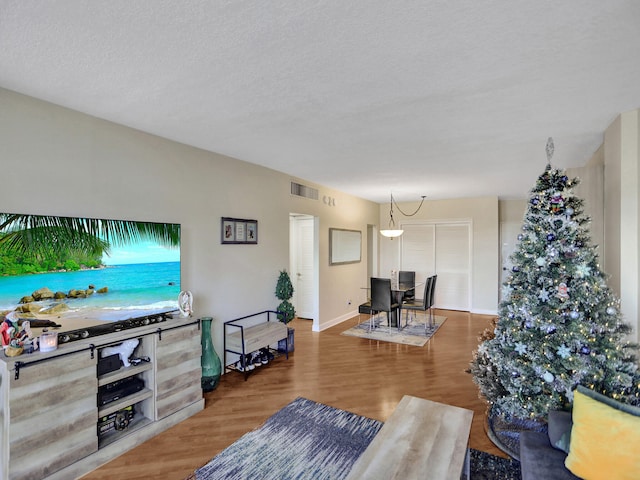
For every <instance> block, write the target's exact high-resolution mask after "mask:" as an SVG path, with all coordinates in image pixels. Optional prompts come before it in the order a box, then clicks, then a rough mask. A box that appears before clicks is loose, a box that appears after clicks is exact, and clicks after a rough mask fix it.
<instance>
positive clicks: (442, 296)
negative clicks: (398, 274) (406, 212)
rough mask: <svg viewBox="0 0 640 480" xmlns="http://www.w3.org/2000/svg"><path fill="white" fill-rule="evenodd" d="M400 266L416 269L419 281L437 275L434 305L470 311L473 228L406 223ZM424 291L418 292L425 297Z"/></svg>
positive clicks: (443, 224) (441, 224)
mask: <svg viewBox="0 0 640 480" xmlns="http://www.w3.org/2000/svg"><path fill="white" fill-rule="evenodd" d="M402 228H403V229H404V234H403V235H402V237H401V239H402V248H401V259H400V265H401V269H402V270H415V272H416V282H424V281H425V279H426V278H427V277H429V276H431V275H434V274H437V275H438V280H437V281H436V292H435V299H434V305H435V307H436V308H445V309H449V310H464V311H469V310H470V309H471V302H470V287H469V285H470V279H471V256H470V251H471V234H470V232H471V225H470V223H468V222H463V223H430V224H403V225H402ZM423 292H424V290H421V289H419V288H418V289H416V297H417V298H422V296H423Z"/></svg>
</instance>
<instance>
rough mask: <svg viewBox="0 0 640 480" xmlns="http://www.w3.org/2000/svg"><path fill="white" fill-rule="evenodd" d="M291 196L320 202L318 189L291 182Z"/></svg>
mask: <svg viewBox="0 0 640 480" xmlns="http://www.w3.org/2000/svg"><path fill="white" fill-rule="evenodd" d="M291 195H297V196H298V197H305V198H311V199H312V200H318V189H317V188H313V187H307V186H306V185H302V184H300V183H296V182H291Z"/></svg>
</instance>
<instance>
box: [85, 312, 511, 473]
mask: <svg viewBox="0 0 640 480" xmlns="http://www.w3.org/2000/svg"><path fill="white" fill-rule="evenodd" d="M436 313H437V314H439V315H443V316H446V317H447V321H446V322H445V323H444V325H443V326H442V327H441V328H440V329H439V330H438V332H437V333H436V335H435V336H434V337H433V338H432V339H431V340H430V341H429V343H427V345H425V346H424V347H410V346H404V345H398V344H394V343H387V342H377V341H370V340H363V339H359V338H354V337H346V336H342V335H340V333H341V332H342V331H344V330H346V329H347V328H348V327H350V326H352V325H354V324H355V323H356V322H357V317H355V318H353V319H351V320H349V321H346V322H343V323H342V324H340V325H337V326H335V327H332V328H330V329H327V330H325V331H323V332H320V333H318V332H312V331H311V322H310V321H307V320H301V319H296V320H294V321H293V322H292V323H291V324H290V326H293V327H294V328H295V330H296V332H295V352H294V353H293V354H292V355H290V357H289V360H286V359H285V358H284V357H280V358H278V359H276V360H275V361H274V362H273V363H271V364H270V365H267V366H264V367H261V368H260V369H258V370H256V371H255V373H253V374H252V375H251V376H250V377H249V379H248V380H247V381H246V382H245V381H244V377H243V375H242V374H240V373H237V372H231V373H228V374H226V375H224V376H223V377H222V379H221V380H220V384H219V386H218V388H217V389H216V390H214V391H213V392H210V393H207V394H205V409H204V410H203V411H202V412H200V413H198V414H197V415H195V416H193V417H191V418H189V419H187V420H186V421H184V422H182V423H180V424H178V425H176V426H175V427H173V428H171V429H169V430H167V431H165V432H163V433H161V434H160V435H157V436H156V437H154V438H153V439H151V440H149V441H147V442H146V443H144V444H142V445H140V446H139V447H137V448H135V449H133V450H130V451H129V452H127V453H125V454H124V455H122V456H120V457H118V458H117V459H115V460H113V461H111V462H109V463H107V464H105V465H103V466H102V467H100V468H98V469H97V470H95V471H93V472H91V473H89V474H87V475H86V476H85V477H83V478H84V479H86V480H105V479H114V478H117V479H121V480H122V479H156V480H157V479H167V480H169V479H171V480H182V479H184V478H185V477H187V476H188V475H189V474H191V473H192V472H193V471H194V470H195V469H196V468H198V467H200V466H202V465H204V464H205V463H207V462H208V461H209V460H210V459H211V458H212V457H213V456H215V455H216V454H217V453H218V452H220V451H221V450H223V449H224V448H225V447H227V446H229V445H230V444H231V443H233V442H234V441H235V440H237V439H238V438H239V437H240V436H242V435H243V434H244V433H246V432H248V431H250V430H253V429H255V428H257V427H259V426H260V425H261V424H262V423H263V422H264V421H265V420H266V419H267V418H268V417H269V416H271V415H272V414H273V413H275V412H276V411H277V410H279V409H280V408H282V407H284V406H285V405H286V404H288V403H289V402H290V401H292V400H293V399H295V398H296V397H298V396H301V397H305V398H308V399H311V400H314V401H317V402H321V403H324V404H327V405H331V406H333V407H336V408H341V409H344V410H348V411H351V412H354V413H357V414H359V415H364V416H367V417H370V418H375V419H377V420H382V421H384V420H386V419H387V417H388V416H389V415H390V414H391V412H392V411H393V409H394V408H395V406H396V405H397V404H398V402H399V401H400V399H401V398H402V396H403V395H414V396H417V397H422V398H427V399H429V400H433V401H437V402H442V403H447V404H450V405H456V406H459V407H463V408H468V409H470V410H473V411H474V412H475V415H474V420H473V424H472V427H471V437H470V440H469V444H470V446H471V447H472V448H475V449H477V450H483V451H486V452H489V453H493V454H495V455H501V456H504V454H502V452H501V451H500V450H498V449H497V448H496V447H495V445H494V444H493V443H492V442H491V440H489V438H488V437H487V435H486V433H485V409H486V404H485V402H484V401H483V400H481V399H480V398H479V396H478V388H477V386H476V385H475V384H474V383H473V381H472V377H471V375H470V374H468V373H466V372H465V370H466V369H467V368H468V365H469V361H470V360H471V358H472V352H473V350H475V348H476V346H477V344H478V336H479V335H480V333H481V332H482V331H483V330H484V329H485V328H486V327H487V326H488V324H489V321H490V319H491V318H492V317H490V316H486V315H473V314H469V313H466V312H457V311H447V310H440V311H436ZM218 353H219V354H220V355H221V358H222V352H218Z"/></svg>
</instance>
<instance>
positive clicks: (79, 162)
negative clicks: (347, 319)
mask: <svg viewBox="0 0 640 480" xmlns="http://www.w3.org/2000/svg"><path fill="white" fill-rule="evenodd" d="M0 158H1V159H2V185H3V186H2V188H0V209H1V210H2V211H4V212H15V213H29V214H51V215H67V216H86V217H97V218H113V219H130V220H137V221H158V222H173V223H180V224H181V225H182V245H181V256H182V259H181V261H182V264H181V265H182V272H181V276H182V278H181V286H182V288H183V289H188V290H191V291H192V292H193V294H194V310H195V313H196V315H197V316H205V315H206V316H212V317H214V329H213V333H214V343H215V346H216V349H217V350H218V353H220V354H222V322H223V321H225V320H230V319H233V318H236V317H239V316H242V315H247V314H251V313H255V312H258V311H262V310H265V309H273V308H275V307H276V306H277V305H278V303H279V302H278V300H277V299H276V298H275V295H274V291H275V284H276V280H277V277H278V273H279V271H280V270H281V269H283V268H287V269H288V268H289V213H290V212H296V213H305V214H309V215H314V216H316V217H318V218H319V222H318V223H319V252H320V259H319V263H320V285H319V290H320V291H319V303H320V318H319V324H320V329H322V328H326V326H327V325H330V324H333V323H335V322H336V321H337V319H342V318H343V317H344V316H348V315H349V313H350V312H352V311H353V306H348V305H347V304H346V301H343V299H346V297H352V298H356V297H357V295H358V294H359V292H360V286H361V284H362V283H363V282H364V281H366V278H367V277H366V266H367V262H366V255H367V252H366V241H365V242H364V249H363V250H364V251H363V261H362V262H360V263H357V264H351V265H344V266H339V267H330V266H329V264H328V236H329V234H328V229H329V227H339V228H349V229H358V230H362V232H363V238H365V239H366V231H367V224H375V223H376V222H377V220H378V212H379V210H378V205H377V204H375V203H373V202H368V201H365V200H362V199H358V198H355V197H352V196H349V195H346V194H344V193H341V192H337V191H334V190H331V189H328V188H325V187H322V186H317V187H318V188H319V190H320V200H318V201H314V200H310V199H306V198H300V197H295V196H292V195H290V193H289V192H290V181H291V180H298V181H300V180H299V179H293V178H291V177H290V176H289V175H286V174H283V173H280V172H276V171H274V170H270V169H267V168H263V167H259V166H256V165H253V164H249V163H246V162H243V161H239V160H235V159H232V158H229V157H225V156H222V155H218V154H215V153H211V152H207V151H203V150H199V149H196V148H192V147H189V146H186V145H183V144H179V143H176V142H172V141H169V140H166V139H163V138H160V137H156V136H153V135H149V134H146V133H143V132H140V131H137V130H133V129H130V128H127V127H124V126H121V125H116V124H113V123H110V122H106V121H104V120H100V119H97V118H94V117H90V116H87V115H84V114H81V113H78V112H74V111H71V110H68V109H65V108H61V107H58V106H55V105H52V104H49V103H46V102H42V101H39V100H36V99H33V98H30V97H26V96H23V95H19V94H16V93H14V92H10V91H8V90H3V89H0ZM301 183H305V184H307V185H312V184H310V183H309V182H304V181H301ZM325 195H328V196H331V197H333V198H335V206H329V205H327V204H325V203H323V202H322V198H323V196H325ZM222 216H229V217H237V218H252V219H257V220H258V223H259V225H258V240H259V243H258V245H221V244H220V217H222ZM356 308H357V307H356Z"/></svg>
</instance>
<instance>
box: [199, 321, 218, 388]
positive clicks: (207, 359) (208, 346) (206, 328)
mask: <svg viewBox="0 0 640 480" xmlns="http://www.w3.org/2000/svg"><path fill="white" fill-rule="evenodd" d="M212 320H213V319H212V318H211V317H202V318H201V319H200V321H201V323H202V357H201V360H202V381H201V383H202V390H203V391H204V392H210V391H212V390H215V388H216V387H217V386H218V382H219V381H220V373H221V371H222V365H221V364H220V357H219V356H218V354H217V353H216V350H215V348H213V340H212V339H211V321H212Z"/></svg>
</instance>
